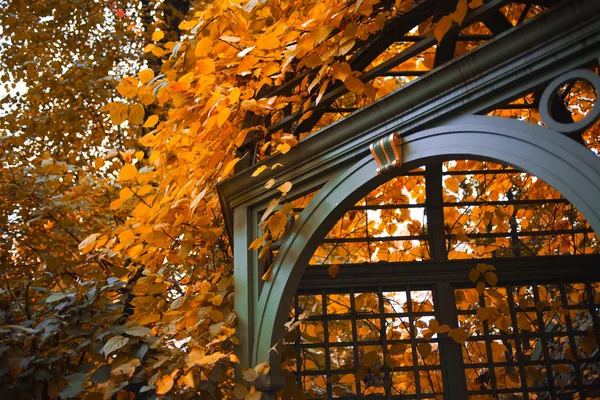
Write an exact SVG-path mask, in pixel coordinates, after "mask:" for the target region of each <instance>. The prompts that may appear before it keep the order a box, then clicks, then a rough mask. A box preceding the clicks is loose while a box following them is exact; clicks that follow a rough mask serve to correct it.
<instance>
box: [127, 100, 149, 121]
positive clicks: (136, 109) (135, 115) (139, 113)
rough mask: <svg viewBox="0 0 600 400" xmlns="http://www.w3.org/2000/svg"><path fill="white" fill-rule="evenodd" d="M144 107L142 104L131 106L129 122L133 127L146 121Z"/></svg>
mask: <svg viewBox="0 0 600 400" xmlns="http://www.w3.org/2000/svg"><path fill="white" fill-rule="evenodd" d="M144 114H145V111H144V106H143V105H141V104H140V103H133V104H131V105H130V106H129V122H131V124H132V125H139V124H141V123H142V122H143V121H144Z"/></svg>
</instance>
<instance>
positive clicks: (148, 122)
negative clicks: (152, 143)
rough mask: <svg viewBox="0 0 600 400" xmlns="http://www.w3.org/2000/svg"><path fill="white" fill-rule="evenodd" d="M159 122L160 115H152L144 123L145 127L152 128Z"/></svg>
mask: <svg viewBox="0 0 600 400" xmlns="http://www.w3.org/2000/svg"><path fill="white" fill-rule="evenodd" d="M157 123H158V115H151V116H149V117H148V119H147V120H146V122H145V123H144V125H143V127H144V128H152V127H153V126H154V125H156V124H157Z"/></svg>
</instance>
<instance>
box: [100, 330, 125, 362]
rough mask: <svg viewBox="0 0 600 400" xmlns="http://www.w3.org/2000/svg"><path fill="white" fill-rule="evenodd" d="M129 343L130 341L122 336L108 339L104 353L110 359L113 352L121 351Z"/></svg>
mask: <svg viewBox="0 0 600 400" xmlns="http://www.w3.org/2000/svg"><path fill="white" fill-rule="evenodd" d="M127 342H129V339H127V338H125V337H123V336H121V335H117V336H115V337H112V338H110V339H108V341H107V342H106V344H105V345H104V348H103V349H102V352H103V353H104V355H105V356H107V357H108V355H109V354H110V353H112V352H113V351H117V350H119V349H120V348H121V347H123V346H125V345H126V344H127Z"/></svg>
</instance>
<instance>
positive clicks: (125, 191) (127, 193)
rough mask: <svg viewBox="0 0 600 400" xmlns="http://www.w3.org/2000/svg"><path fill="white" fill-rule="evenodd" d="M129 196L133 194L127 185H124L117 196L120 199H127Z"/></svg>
mask: <svg viewBox="0 0 600 400" xmlns="http://www.w3.org/2000/svg"><path fill="white" fill-rule="evenodd" d="M131 196H133V191H132V190H131V189H130V188H128V187H125V188H123V189H121V190H120V191H119V198H120V199H121V201H125V200H127V199H129V198H131Z"/></svg>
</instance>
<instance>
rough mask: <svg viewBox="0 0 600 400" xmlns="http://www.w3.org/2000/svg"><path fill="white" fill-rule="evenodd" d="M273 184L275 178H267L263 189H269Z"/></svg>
mask: <svg viewBox="0 0 600 400" xmlns="http://www.w3.org/2000/svg"><path fill="white" fill-rule="evenodd" d="M274 184H275V179H269V180H268V181H267V183H265V189H271V188H272V187H273V185H274Z"/></svg>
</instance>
